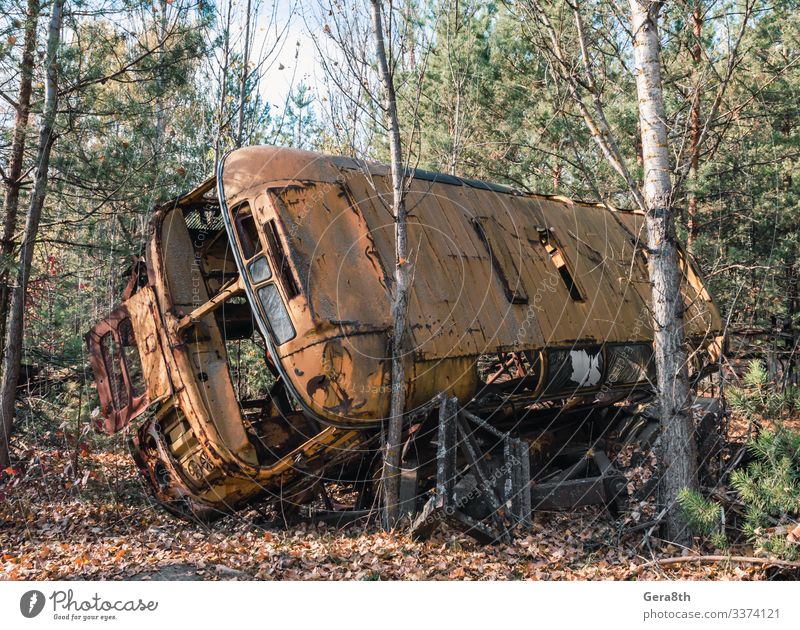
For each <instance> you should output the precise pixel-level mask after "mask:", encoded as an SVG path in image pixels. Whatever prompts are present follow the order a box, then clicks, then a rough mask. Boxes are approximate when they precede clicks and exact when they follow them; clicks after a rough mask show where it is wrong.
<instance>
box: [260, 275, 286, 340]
mask: <svg viewBox="0 0 800 630" xmlns="http://www.w3.org/2000/svg"><path fill="white" fill-rule="evenodd" d="M258 299H259V300H261V305H262V306H263V307H264V312H265V313H266V315H267V319H268V320H269V327H270V328H271V329H272V335H273V337H275V342H276V343H277V344H278V345H280V344H283V343H286V342H287V341H289V340H290V339H294V334H295V333H294V325H293V324H292V320H291V319H289V311H287V310H286V305H285V304H284V303H283V299H282V298H281V295H280V293H279V292H278V287H276V286H275V285H274V284H272V283H270V284H267V285H266V286H263V287H261V288H260V289H259V290H258Z"/></svg>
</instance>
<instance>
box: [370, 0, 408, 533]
mask: <svg viewBox="0 0 800 630" xmlns="http://www.w3.org/2000/svg"><path fill="white" fill-rule="evenodd" d="M371 3H372V25H373V31H374V35H375V48H376V53H377V61H378V71H379V74H380V77H381V82H382V83H383V89H384V92H385V97H386V122H387V126H388V135H389V150H390V152H391V166H392V212H393V214H394V234H395V288H394V295H393V299H392V319H393V322H394V337H393V343H392V393H391V408H390V411H389V426H388V431H387V436H386V445H385V449H384V458H383V480H382V481H383V492H384V495H383V500H384V526H385V527H387V528H389V529H390V528H392V527H394V525H395V524H396V523H397V517H398V513H399V503H400V502H399V499H400V474H399V473H400V440H401V439H402V433H403V413H404V411H405V410H404V406H405V395H406V376H405V366H404V364H403V352H404V348H405V334H406V320H407V317H408V292H409V284H410V282H409V278H410V269H409V263H408V237H407V233H406V208H405V185H404V177H405V173H404V168H403V155H402V149H401V145H400V122H399V120H398V116H397V98H396V95H395V89H394V78H393V76H392V72H391V70H390V69H389V62H388V60H387V58H386V45H385V43H384V36H383V18H382V16H383V6H382V5H381V2H380V0H371Z"/></svg>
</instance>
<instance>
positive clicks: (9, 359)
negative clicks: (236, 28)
mask: <svg viewBox="0 0 800 630" xmlns="http://www.w3.org/2000/svg"><path fill="white" fill-rule="evenodd" d="M63 8H64V0H53V4H52V8H51V14H50V26H49V28H48V34H47V62H46V63H47V78H46V80H45V101H44V110H43V112H42V119H41V124H40V127H39V145H38V149H37V154H36V165H37V170H36V178H35V180H34V186H33V193H32V194H31V200H30V206H29V208H28V216H27V218H26V220H25V232H24V233H23V237H22V245H21V247H20V255H19V268H18V270H17V285H16V286H15V287H14V288H13V290H12V291H11V306H10V309H9V316H8V329H7V331H6V341H5V343H6V348H5V356H4V357H3V376H2V381H1V382H0V419H2V430H1V431H0V469H2V468H5V467H6V466H8V465H9V463H10V451H9V438H10V435H11V427H12V424H13V421H14V407H15V402H16V390H17V380H18V379H19V369H20V358H21V356H22V335H23V323H24V315H25V295H26V290H27V286H28V275H29V274H30V270H31V260H32V259H33V248H34V245H35V243H36V235H37V233H38V231H39V219H40V217H41V214H42V206H43V205H44V199H45V195H46V194H47V174H48V169H49V165H50V150H51V148H52V146H53V140H54V136H53V127H54V125H55V120H56V106H57V103H58V46H59V43H60V41H61V21H62V11H63Z"/></svg>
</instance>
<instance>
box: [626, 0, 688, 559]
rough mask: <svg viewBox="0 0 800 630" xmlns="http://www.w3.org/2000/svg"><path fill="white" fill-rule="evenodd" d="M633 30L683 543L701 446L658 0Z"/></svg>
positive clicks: (672, 523) (671, 469)
mask: <svg viewBox="0 0 800 630" xmlns="http://www.w3.org/2000/svg"><path fill="white" fill-rule="evenodd" d="M629 3H630V7H631V26H632V30H633V36H634V42H633V46H634V60H635V72H636V91H637V94H638V99H639V121H640V124H641V137H642V162H643V168H644V188H643V191H642V192H643V197H644V201H645V205H646V208H647V214H646V224H647V240H648V249H649V257H648V262H649V272H650V282H651V285H652V292H653V303H652V309H653V319H654V322H653V325H654V328H655V360H656V370H657V375H658V391H659V403H660V407H661V409H660V412H661V452H660V454H659V455H660V456H659V461H660V466H661V470H660V483H659V499H660V501H661V504H662V506H663V508H666V514H665V520H664V532H663V533H664V535H665V536H666V538H667V539H669V540H671V541H674V542H677V543H680V544H685V543H687V542H690V535H689V532H688V530H687V528H686V527H685V525H684V523H683V522H682V519H681V517H680V512H679V509H678V506H677V504H676V496H677V494H678V492H679V491H680V490H681V489H683V488H686V487H689V488H693V487H695V486H696V484H697V482H696V466H697V452H696V447H695V442H694V426H693V422H692V415H691V410H690V404H691V399H690V388H689V373H688V368H687V355H686V349H685V346H684V326H683V298H682V296H681V292H680V281H681V274H680V269H679V260H678V247H677V236H676V234H675V213H674V208H673V204H672V181H671V178H670V163H669V148H668V145H667V125H666V114H665V108H664V94H663V90H662V83H661V60H660V50H659V49H660V45H659V38H658V14H659V11H660V9H661V3H660V2H648V1H646V0H645V1H640V0H629Z"/></svg>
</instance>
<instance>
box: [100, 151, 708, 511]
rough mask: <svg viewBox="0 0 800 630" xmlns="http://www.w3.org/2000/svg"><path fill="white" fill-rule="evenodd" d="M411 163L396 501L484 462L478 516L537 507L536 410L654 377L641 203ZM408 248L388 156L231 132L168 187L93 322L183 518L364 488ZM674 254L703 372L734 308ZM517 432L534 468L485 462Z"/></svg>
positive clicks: (150, 470) (113, 392)
mask: <svg viewBox="0 0 800 630" xmlns="http://www.w3.org/2000/svg"><path fill="white" fill-rule="evenodd" d="M411 175H413V176H412V177H410V178H409V180H408V186H409V187H408V195H407V198H406V204H407V207H408V210H409V224H408V237H409V251H410V252H411V264H412V265H413V267H412V268H413V281H412V285H411V295H410V303H409V315H408V329H407V331H408V337H409V338H410V340H411V342H410V343H409V346H410V347H411V350H410V351H409V352H407V353H406V354H405V355H404V357H403V360H404V361H405V366H406V375H407V382H406V383H405V385H406V411H407V421H406V424H405V430H404V431H405V432H404V449H403V462H404V464H403V466H404V468H403V471H401V472H402V475H403V484H404V485H403V488H402V493H403V495H404V498H403V501H404V505H405V507H406V508H407V511H409V512H411V513H412V514H414V513H416V512H420V511H421V510H422V508H424V507H425V506H426V505H427V504H428V503H431V502H432V503H436V501H439V502H440V503H441V501H442V495H443V493H445V494H446V493H447V492H450V493H451V494H452V493H456V492H461V493H462V495H463V493H464V484H465V483H467V482H468V481H469V479H468V476H469V475H470V474H473V473H469V471H468V469H469V468H470V466H472V467H473V469H475V470H476V471H477V472H475V473H474V474H473V477H474V478H473V479H472V481H471V483H473V486H474V485H475V484H474V482H475V480H476V479H482V478H485V477H491V483H489V486H491V487H492V488H494V489H493V490H492V491H491V493H493V495H492V497H491V501H489V504H488V508H487V507H486V505H485V504H484V505H483V507H481V508H480V509H477V508H476V509H477V511H475V510H473V514H472V517H473V518H472V519H471V520H469V522H470V523H471V525H472V526H477V525H476V522H477V521H480V520H481V519H484V520H485V519H486V518H489V517H493V518H495V519H497V514H498V513H502V512H503V509H504V508H503V506H511V505H512V503H513V504H514V505H515V506H517V507H516V508H515V510H516V514H517V516H518V517H519V518H522V519H524V518H525V517H526V514H527V513H529V510H530V498H529V497H528V496H527V494H528V488H529V485H530V472H531V471H533V472H534V473H535V469H536V467H537V466H540V465H541V462H538V461H537V460H536V456H535V454H536V452H538V451H539V450H540V449H539V448H538V446H537V440H538V439H539V437H540V436H541V435H543V431H544V430H545V429H547V430H552V429H555V430H558V428H559V427H561V426H566V425H567V424H568V423H569V422H570V421H572V419H574V418H577V417H583V418H585V417H586V416H587V414H592V413H594V414H597V413H598V410H608V409H615V408H618V407H619V406H620V405H622V404H623V403H629V402H631V401H640V400H645V399H647V398H648V397H651V396H652V392H653V380H654V373H653V365H652V354H653V350H652V343H653V330H652V324H651V316H650V314H649V310H648V307H647V305H648V303H649V301H650V284H649V281H648V272H647V259H646V255H647V253H646V249H645V248H644V247H643V242H642V239H643V216H642V215H641V214H640V213H638V212H631V211H621V210H617V209H614V208H611V207H608V206H606V205H602V204H586V203H578V202H573V201H571V200H569V199H566V198H562V197H547V196H541V195H531V194H526V193H521V192H519V191H517V190H513V189H511V188H507V187H505V186H499V185H494V184H488V183H485V182H482V181H476V180H469V179H464V178H459V177H454V176H450V175H442V174H438V173H429V172H424V171H419V170H417V171H414V172H413V173H411ZM394 256H395V249H394V222H393V217H392V214H391V181H390V174H389V172H388V168H387V167H386V166H383V165H379V164H374V163H365V162H361V161H356V160H353V159H349V158H342V157H330V156H325V155H319V154H316V153H311V152H306V151H299V150H293V149H281V148H273V147H250V148H243V149H239V150H236V151H233V152H231V153H230V154H228V155H227V156H226V157H225V159H224V160H222V161H221V163H220V164H219V167H218V169H217V172H216V176H215V177H212V178H210V179H208V180H206V181H205V182H203V183H202V184H201V185H199V186H198V187H197V188H195V189H194V190H192V191H191V192H189V193H187V194H185V195H183V196H181V197H178V198H177V199H175V200H173V201H171V202H169V203H167V204H164V205H162V206H160V207H158V208H156V210H155V212H154V215H153V218H152V222H151V227H150V235H149V239H148V241H147V245H146V249H145V251H144V253H143V255H142V256H141V257H139V258H137V259H136V260H135V261H134V264H133V265H132V268H131V275H130V280H129V282H128V285H127V287H126V289H125V291H124V295H123V298H122V302H121V303H120V304H119V306H117V307H116V308H115V309H114V311H113V312H112V313H110V314H109V315H108V317H107V318H106V319H104V320H102V321H101V322H99V323H98V324H97V325H96V326H95V327H94V328H93V329H92V330H91V331H90V332H89V334H88V335H87V342H88V347H89V351H90V357H91V362H92V367H93V370H94V373H95V377H96V385H97V391H98V395H99V400H100V405H101V416H100V422H99V429H100V430H102V431H104V432H107V433H113V432H117V431H120V430H122V429H125V428H126V427H129V424H130V423H131V422H132V421H133V420H134V419H135V418H137V417H139V416H141V418H140V419H139V421H138V422H137V423H136V425H135V426H130V427H129V428H128V430H129V431H130V435H131V441H132V445H133V452H134V457H135V459H136V461H137V464H138V466H139V468H140V469H141V471H142V473H143V474H144V476H145V478H146V479H147V480H148V482H149V484H150V485H151V486H152V488H153V489H154V492H155V495H156V497H157V498H158V500H159V501H160V502H161V503H162V504H163V505H164V506H165V507H166V508H167V509H169V510H170V511H172V512H173V513H175V514H178V515H180V516H183V517H189V518H199V519H203V520H209V519H212V518H214V517H215V516H217V515H221V514H226V513H230V512H231V511H234V510H237V509H239V508H241V507H243V506H245V505H249V504H252V503H254V502H257V501H272V502H274V503H276V504H277V503H280V505H281V509H285V508H287V507H292V506H299V505H303V504H307V503H309V502H310V501H313V500H318V498H319V496H320V494H319V493H320V490H322V492H323V493H324V489H325V486H326V484H331V483H337V484H344V485H346V486H348V487H350V488H352V489H353V490H356V491H357V492H356V493H354V494H356V495H357V503H358V505H356V506H351V508H355V507H361V508H364V507H369V505H370V502H371V501H373V500H374V497H375V490H376V489H375V483H374V480H375V479H376V477H377V475H376V471H377V470H378V469H379V467H380V448H379V445H380V437H381V430H382V425H383V422H384V419H385V418H386V417H387V415H388V412H389V399H390V392H391V387H392V383H391V382H390V375H391V365H390V363H391V361H390V348H391V334H392V322H391V316H390V312H391V309H390V302H391V293H392V284H393V268H394ZM682 268H683V283H682V292H683V296H684V302H685V312H684V324H685V330H686V336H687V340H688V343H689V344H690V346H691V349H692V356H693V370H694V372H695V373H699V371H700V370H702V369H703V368H704V367H705V366H707V365H709V364H713V363H714V361H715V360H716V359H717V356H718V352H719V350H720V347H719V339H718V337H719V335H720V330H721V322H720V316H719V312H718V310H717V308H716V306H715V305H714V303H713V301H712V299H711V296H710V295H709V293H708V291H707V290H706V288H705V287H704V284H703V282H702V280H701V278H700V276H699V273H698V271H697V270H696V268H695V265H694V263H693V262H692V260H691V259H690V258H688V257H686V256H683V257H682ZM448 409H449V410H451V411H452V414H451V415H452V417H453V418H456V416H458V417H457V418H456V419H455V420H453V422H452V423H451V424H448V417H447V413H446V410H448ZM462 411H463V414H465V415H459V414H460V413H461V412H462ZM465 418H466V419H465ZM537 436H539V437H537ZM448 445H449V446H448ZM459 446H462V447H463V446H465V447H466V448H461V449H460V450H459ZM446 447H447V448H451V450H452V451H453V454H452V458H451V459H450V460H448V461H449V462H450V463H449V468H448V466H445V465H444V460H443V457H449V455H448V454H447V453H446V452H445V451H446ZM512 451H513V453H515V454H516V455H515V456H514V457H512V459H513V460H514V461H515V462H517V463H519V462H520V460H525V461H524V466H522V469H524V470H523V472H524V474H523V473H520V472H519V470H516V469H515V470H514V471H512V470H511V469H510V468H507V469H504V470H502V471H501V472H500V473H499V474H496V475H494V476H492V470H491V467H492V466H494V467H495V468H496V467H497V465H498V464H497V462H502V461H507V460H508V455H509V453H510V452H512ZM493 452H497V453H500V455H501V456H500V457H492V453H493ZM503 454H505V456H506V457H505V459H504V458H503V457H502V455H503ZM465 458H466V460H465ZM465 461H466V464H465ZM488 461H494V462H495V464H492V465H490V466H489V468H486V466H484V467H483V469H482V470H481V462H484V464H485V463H486V462H488ZM475 467H477V468H475ZM518 468H519V467H518ZM465 471H466V472H465ZM411 473H413V474H411ZM476 475H477V476H476ZM520 475H522V476H520ZM467 485H469V484H467ZM486 487H487V486H486V484H484V490H485V488H486ZM495 490H496V492H495ZM509 492H511V493H512V494H513V497H512V496H511V495H510V494H509ZM504 493H505V494H504ZM495 495H496V496H495ZM522 495H525V498H524V500H522V501H521V503H520V500H519V497H520V496H522ZM324 496H325V500H326V503H327V504H328V505H329V507H330V506H331V505H332V503H333V502H332V501H331V500H330V498H329V497H328V495H327V494H325V495H324ZM484 503H485V502H484ZM520 506H521V507H520ZM461 507H462V508H463V507H464V504H461ZM534 507H535V506H534ZM481 510H483V512H481ZM509 510H510V508H509ZM461 511H462V512H469V510H467V509H462V510H461ZM512 511H513V510H512ZM522 512H525V514H522ZM465 518H466V517H465Z"/></svg>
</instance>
